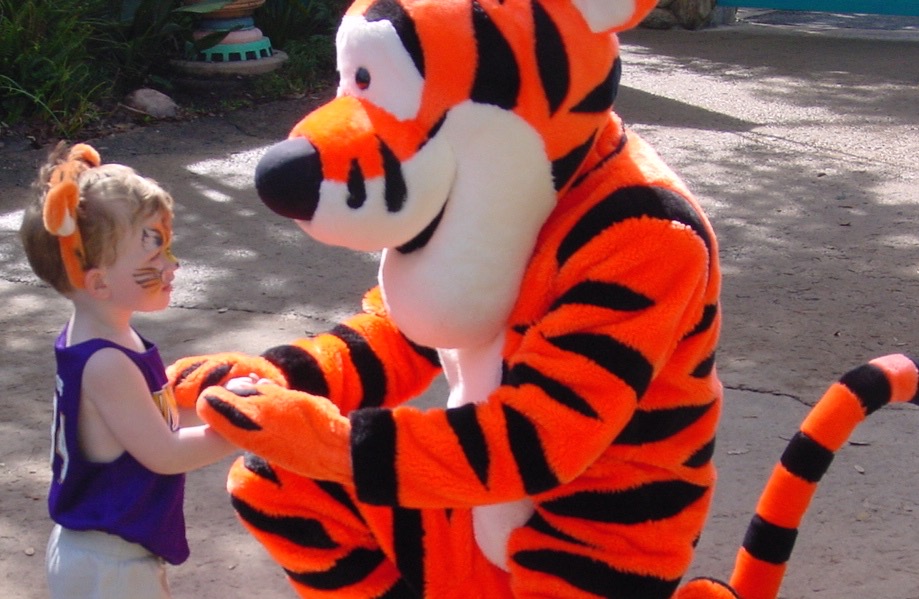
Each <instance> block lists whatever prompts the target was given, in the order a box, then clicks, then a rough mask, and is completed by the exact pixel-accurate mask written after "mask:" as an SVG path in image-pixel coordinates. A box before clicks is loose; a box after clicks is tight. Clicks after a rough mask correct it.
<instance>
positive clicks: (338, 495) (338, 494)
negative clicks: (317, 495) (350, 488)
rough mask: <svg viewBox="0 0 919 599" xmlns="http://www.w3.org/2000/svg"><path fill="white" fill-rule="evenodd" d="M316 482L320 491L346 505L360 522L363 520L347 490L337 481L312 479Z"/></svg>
mask: <svg viewBox="0 0 919 599" xmlns="http://www.w3.org/2000/svg"><path fill="white" fill-rule="evenodd" d="M313 482H314V483H316V486H317V487H319V488H320V489H322V491H323V492H324V493H325V494H326V495H328V496H329V497H331V498H332V499H334V500H335V501H336V502H337V503H339V504H341V505H342V506H344V507H346V508H347V509H348V511H349V512H351V513H352V514H354V515H355V517H357V518H358V519H359V520H360V521H361V522H364V517H363V516H362V515H361V513H360V511H358V509H357V506H356V505H355V504H354V502H353V501H351V496H350V495H348V492H347V491H345V488H344V487H343V486H341V485H340V484H338V483H333V482H330V481H327V480H316V481H313Z"/></svg>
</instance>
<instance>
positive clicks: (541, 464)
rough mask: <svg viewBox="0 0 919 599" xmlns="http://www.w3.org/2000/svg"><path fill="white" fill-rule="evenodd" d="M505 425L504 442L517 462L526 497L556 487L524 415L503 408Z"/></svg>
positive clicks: (541, 450) (506, 407) (507, 407)
mask: <svg viewBox="0 0 919 599" xmlns="http://www.w3.org/2000/svg"><path fill="white" fill-rule="evenodd" d="M502 408H503V409H504V419H505V421H506V422H507V439H508V442H509V443H510V446H511V453H512V454H513V455H514V460H515V461H516V462H517V470H518V472H519V474H520V479H521V480H522V481H523V487H524V489H526V492H527V494H528V495H535V494H536V493H541V492H542V491H547V490H549V489H552V488H554V487H557V486H558V484H559V482H558V478H556V477H555V474H554V473H553V472H552V469H551V468H550V467H549V464H548V463H547V462H546V456H545V452H544V451H543V447H542V442H541V441H540V440H539V433H538V432H537V431H536V427H535V426H534V425H533V423H532V422H530V421H529V420H527V418H526V416H524V415H523V414H521V413H520V412H518V411H517V410H515V409H514V408H512V407H510V406H508V405H506V404H505V405H503V406H502Z"/></svg>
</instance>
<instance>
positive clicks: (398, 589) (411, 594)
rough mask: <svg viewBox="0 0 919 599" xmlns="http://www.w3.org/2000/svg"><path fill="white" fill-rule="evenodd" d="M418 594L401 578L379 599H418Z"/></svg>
mask: <svg viewBox="0 0 919 599" xmlns="http://www.w3.org/2000/svg"><path fill="white" fill-rule="evenodd" d="M417 598H418V593H417V592H415V590H414V589H412V588H411V587H409V586H408V585H407V584H406V583H405V581H404V580H402V579H401V578H400V579H398V580H396V582H395V584H393V586H391V587H390V588H389V590H388V591H386V592H385V593H383V594H382V595H380V596H379V597H378V599H417Z"/></svg>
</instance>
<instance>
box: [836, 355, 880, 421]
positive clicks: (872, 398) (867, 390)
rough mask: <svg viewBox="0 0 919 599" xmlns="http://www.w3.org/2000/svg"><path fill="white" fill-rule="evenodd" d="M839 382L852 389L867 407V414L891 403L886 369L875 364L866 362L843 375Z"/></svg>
mask: <svg viewBox="0 0 919 599" xmlns="http://www.w3.org/2000/svg"><path fill="white" fill-rule="evenodd" d="M839 382H840V383H842V384H843V385H845V386H846V387H848V388H849V389H851V390H852V392H853V393H855V395H856V396H857V397H858V401H860V402H861V404H862V406H863V407H864V408H865V414H866V415H867V414H872V413H874V412H875V411H876V410H879V409H881V408H883V407H884V406H886V405H887V404H888V403H890V398H891V395H892V393H893V392H892V390H891V388H890V381H889V380H887V375H885V374H884V371H883V370H881V369H880V368H878V367H877V366H875V365H873V364H864V365H862V366H859V367H858V368H853V369H852V370H850V371H849V372H847V373H845V374H844V375H842V378H840V379H839Z"/></svg>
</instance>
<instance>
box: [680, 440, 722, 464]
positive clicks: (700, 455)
mask: <svg viewBox="0 0 919 599" xmlns="http://www.w3.org/2000/svg"><path fill="white" fill-rule="evenodd" d="M714 455H715V440H714V439H712V440H711V441H709V442H708V443H706V444H705V445H703V446H702V447H700V448H699V449H698V450H697V451H696V452H695V453H694V454H692V455H691V456H689V459H688V460H686V461H685V462H683V465H684V466H686V467H687V468H701V467H702V466H705V465H706V464H708V463H709V462H711V461H712V456H714Z"/></svg>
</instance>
